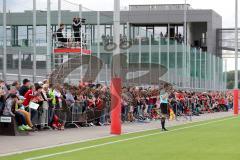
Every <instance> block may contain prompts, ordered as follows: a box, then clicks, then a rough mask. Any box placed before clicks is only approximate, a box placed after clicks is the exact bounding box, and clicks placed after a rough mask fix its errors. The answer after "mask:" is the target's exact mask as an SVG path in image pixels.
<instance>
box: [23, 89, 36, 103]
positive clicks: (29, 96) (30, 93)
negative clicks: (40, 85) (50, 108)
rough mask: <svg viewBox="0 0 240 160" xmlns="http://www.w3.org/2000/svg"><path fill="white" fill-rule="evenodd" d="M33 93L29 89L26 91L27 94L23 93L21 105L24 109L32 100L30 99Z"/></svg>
mask: <svg viewBox="0 0 240 160" xmlns="http://www.w3.org/2000/svg"><path fill="white" fill-rule="evenodd" d="M32 94H33V91H32V90H31V89H29V90H28V91H27V93H25V95H24V98H25V99H24V101H23V105H24V106H25V107H27V106H28V105H29V103H30V101H31V100H32V98H33V97H34V96H33V95H32Z"/></svg>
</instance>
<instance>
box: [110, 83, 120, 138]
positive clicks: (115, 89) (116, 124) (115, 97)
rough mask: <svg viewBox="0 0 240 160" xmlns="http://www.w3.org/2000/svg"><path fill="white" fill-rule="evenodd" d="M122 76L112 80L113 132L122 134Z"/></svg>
mask: <svg viewBox="0 0 240 160" xmlns="http://www.w3.org/2000/svg"><path fill="white" fill-rule="evenodd" d="M121 90H122V87H121V78H112V82H111V134H116V135H120V134H121V132H122V129H121Z"/></svg>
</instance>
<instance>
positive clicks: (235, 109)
mask: <svg viewBox="0 0 240 160" xmlns="http://www.w3.org/2000/svg"><path fill="white" fill-rule="evenodd" d="M233 97H234V100H233V108H234V115H236V116H237V115H238V89H234V90H233Z"/></svg>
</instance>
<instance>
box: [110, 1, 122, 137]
mask: <svg viewBox="0 0 240 160" xmlns="http://www.w3.org/2000/svg"><path fill="white" fill-rule="evenodd" d="M113 21H114V43H115V44H116V46H117V47H116V49H115V50H114V51H113V59H112V81H111V134H116V135H120V134H121V131H122V130H121V90H122V85H121V78H120V75H121V74H120V72H121V60H120V56H119V55H120V48H119V45H120V0H114V18H113Z"/></svg>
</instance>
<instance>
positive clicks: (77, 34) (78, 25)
mask: <svg viewBox="0 0 240 160" xmlns="http://www.w3.org/2000/svg"><path fill="white" fill-rule="evenodd" d="M81 26H82V24H81V21H80V18H77V17H74V18H73V23H72V29H73V32H74V42H75V45H77V44H79V42H80V41H81V38H80V37H81V35H80V33H81Z"/></svg>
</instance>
